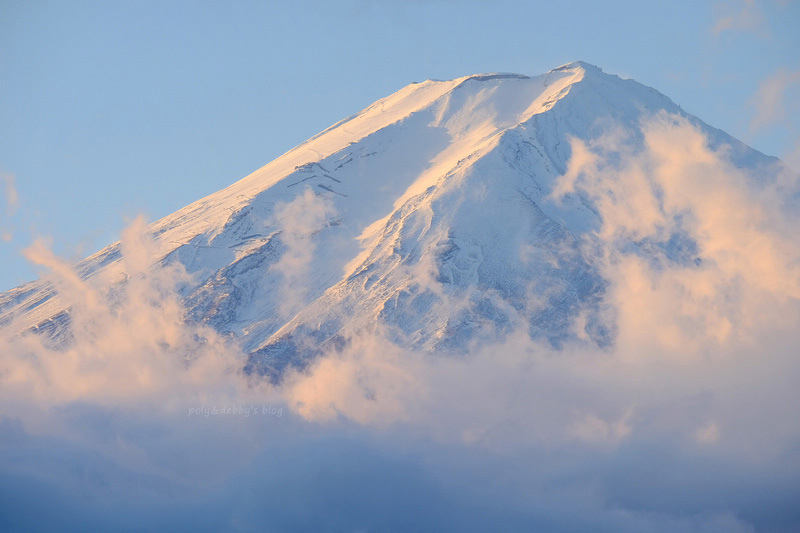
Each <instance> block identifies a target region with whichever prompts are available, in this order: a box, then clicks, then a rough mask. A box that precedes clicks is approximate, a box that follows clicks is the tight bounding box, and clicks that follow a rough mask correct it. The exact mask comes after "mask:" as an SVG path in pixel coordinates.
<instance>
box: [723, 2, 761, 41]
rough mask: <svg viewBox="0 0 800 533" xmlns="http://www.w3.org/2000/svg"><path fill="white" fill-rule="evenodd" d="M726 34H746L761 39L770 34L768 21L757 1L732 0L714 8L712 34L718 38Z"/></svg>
mask: <svg viewBox="0 0 800 533" xmlns="http://www.w3.org/2000/svg"><path fill="white" fill-rule="evenodd" d="M725 32H732V33H735V32H744V33H751V34H754V35H757V36H760V37H765V36H768V35H769V33H770V32H769V26H768V24H767V20H766V18H765V17H764V14H763V13H762V12H761V9H760V8H759V7H758V5H757V4H756V1H755V0H732V1H727V2H722V3H718V4H716V5H715V6H714V20H713V25H712V28H711V33H712V34H714V36H717V37H718V36H720V35H722V34H723V33H725Z"/></svg>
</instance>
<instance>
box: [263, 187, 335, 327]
mask: <svg viewBox="0 0 800 533" xmlns="http://www.w3.org/2000/svg"><path fill="white" fill-rule="evenodd" d="M335 214H336V209H335V208H334V206H333V202H332V201H331V200H330V199H329V198H327V197H325V196H324V195H318V194H315V193H314V191H313V190H311V189H310V188H308V187H306V188H305V190H304V191H303V193H302V194H301V195H299V196H297V197H296V198H295V199H294V200H292V201H291V202H288V203H281V204H278V205H276V206H275V217H274V223H275V224H276V225H277V227H278V228H280V231H281V242H282V243H283V245H284V246H285V247H286V251H285V252H284V253H283V255H282V256H281V258H280V260H279V261H278V262H277V263H275V264H274V265H273V266H272V268H271V270H272V271H273V272H277V273H279V274H281V275H282V276H283V280H284V281H283V289H282V299H281V303H280V312H281V315H282V316H283V317H284V318H291V317H293V316H294V315H295V314H296V313H297V312H298V311H299V310H300V309H302V308H303V306H304V305H306V304H308V301H307V292H308V277H309V275H310V272H309V267H310V265H311V260H312V259H313V257H314V250H315V247H316V246H315V243H314V235H315V234H316V233H317V232H319V231H320V230H321V229H323V227H324V225H325V223H326V222H327V221H328V220H330V219H331V218H332V217H333V216H334V215H335Z"/></svg>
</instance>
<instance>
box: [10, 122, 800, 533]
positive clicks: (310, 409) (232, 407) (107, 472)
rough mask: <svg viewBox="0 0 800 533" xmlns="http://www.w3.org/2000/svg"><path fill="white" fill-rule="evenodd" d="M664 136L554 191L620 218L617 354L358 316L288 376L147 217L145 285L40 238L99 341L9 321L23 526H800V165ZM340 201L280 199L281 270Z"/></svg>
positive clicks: (601, 231) (603, 154) (572, 168)
mask: <svg viewBox="0 0 800 533" xmlns="http://www.w3.org/2000/svg"><path fill="white" fill-rule="evenodd" d="M641 134H642V135H641V137H637V136H635V135H633V133H632V132H628V131H624V130H621V129H611V130H610V131H609V132H608V133H607V134H606V135H604V136H601V137H600V138H598V139H594V140H591V141H581V140H577V139H574V140H572V143H571V146H572V153H573V157H572V159H571V161H570V164H569V168H568V171H567V173H566V174H565V175H564V176H563V177H562V178H561V179H560V180H559V182H558V183H557V186H556V189H555V191H554V192H553V201H557V199H558V198H559V197H560V195H562V194H566V193H570V192H580V193H581V194H582V195H583V196H584V197H585V198H587V200H589V201H591V202H592V203H593V204H594V205H595V207H596V209H597V211H598V213H599V215H600V220H599V221H598V224H597V227H596V231H595V233H594V234H593V235H591V236H590V237H588V238H590V239H592V240H594V242H595V243H597V244H600V245H601V247H602V249H603V250H604V251H605V254H604V256H603V257H602V259H601V260H600V261H601V265H600V266H601V269H602V272H603V274H604V276H605V277H606V279H607V280H608V281H609V284H610V286H609V291H608V293H607V295H606V302H605V303H606V304H607V306H606V307H607V308H608V313H609V319H611V320H613V321H614V322H615V323H616V324H617V329H618V336H617V339H616V343H615V345H614V346H613V347H612V348H610V349H606V350H602V351H600V350H597V349H596V348H593V347H591V345H589V344H588V343H583V342H575V343H572V344H568V345H566V346H565V347H564V348H563V349H561V350H557V351H556V350H554V349H552V348H551V347H549V346H546V345H542V344H539V343H536V342H532V341H531V340H530V338H529V337H528V336H527V333H525V331H526V328H523V327H519V328H518V331H516V332H515V333H512V334H511V335H509V336H508V337H507V338H506V339H505V340H504V341H503V342H501V343H495V344H492V345H489V346H484V347H483V348H481V349H479V350H475V351H474V352H473V353H471V354H470V355H468V356H465V357H444V356H432V355H430V354H427V353H417V352H413V351H409V350H406V349H403V348H400V347H398V346H395V345H394V344H392V343H390V342H388V341H387V340H386V337H387V335H384V334H383V333H382V332H381V331H380V330H378V331H372V332H369V333H365V332H362V331H349V332H348V331H345V332H343V333H344V334H345V335H347V336H348V337H349V339H350V343H349V344H348V345H347V348H345V349H342V350H339V351H334V352H331V353H329V354H327V355H325V356H324V357H322V358H320V359H318V360H317V361H316V363H315V364H313V365H312V366H311V368H310V369H308V371H306V372H303V373H295V374H292V375H290V376H288V378H287V380H286V382H285V384H284V385H283V386H281V387H279V388H271V387H267V386H266V385H265V384H263V383H260V382H254V381H251V380H250V379H249V378H247V377H246V376H243V375H241V373H240V372H239V371H238V369H239V368H241V366H242V364H243V358H242V357H243V356H242V355H241V354H240V353H238V351H237V350H236V349H235V347H234V346H230V345H229V344H227V343H226V342H224V341H223V340H222V339H220V338H218V336H216V335H215V333H214V332H213V331H210V330H208V329H207V328H203V327H201V326H198V325H187V324H185V323H184V322H183V314H182V313H183V311H182V309H181V305H180V300H179V299H178V297H177V294H176V291H175V289H176V287H177V286H179V285H180V284H181V283H184V282H185V281H186V279H187V274H186V273H185V272H184V271H183V270H182V269H181V268H179V267H176V266H171V267H169V268H166V269H165V268H160V267H159V268H155V267H152V266H151V265H152V263H153V260H154V258H153V256H152V248H151V246H152V243H151V242H150V241H149V238H148V236H147V232H146V226H145V225H144V223H143V222H142V221H141V220H139V221H137V222H136V223H135V224H134V225H133V226H132V227H131V228H130V229H129V230H128V231H127V232H126V234H125V235H124V237H123V257H124V259H123V260H124V261H125V269H124V270H125V272H126V279H127V285H126V286H125V288H123V287H122V286H118V287H116V288H115V289H114V290H111V291H109V290H108V289H107V288H106V287H101V286H95V285H93V284H92V283H91V281H84V280H81V279H80V278H78V277H77V276H75V275H74V273H72V271H71V270H70V268H69V267H68V266H67V265H65V264H64V263H63V262H61V261H60V260H58V259H57V258H55V257H54V256H53V255H52V253H50V252H49V251H48V250H47V248H46V247H44V246H43V245H41V244H38V245H36V246H34V247H33V248H32V249H30V250H29V252H28V255H29V257H30V258H31V260H33V261H35V262H37V263H39V264H41V265H43V266H46V267H47V268H48V269H49V271H50V274H49V275H50V276H51V278H52V280H53V282H54V283H55V284H56V285H57V287H58V288H59V291H60V293H61V294H62V296H63V297H64V298H65V299H66V300H67V301H68V302H70V303H71V305H72V307H71V317H72V320H73V324H74V336H75V339H74V342H73V343H72V344H71V345H70V346H68V347H67V348H66V349H64V350H62V351H53V350H50V349H48V348H46V347H45V346H44V345H43V344H42V343H41V342H39V341H37V340H36V339H35V338H33V337H24V338H11V337H10V336H8V335H3V336H2V337H0V339H2V340H0V342H1V343H2V346H0V354H2V355H0V381H1V382H2V387H0V400H2V401H0V406H1V407H0V414H2V422H0V446H2V448H3V454H2V455H1V456H0V471H1V472H2V476H0V479H2V481H0V529H12V530H13V529H17V530H24V529H31V528H36V527H39V528H48V527H50V528H51V527H54V526H56V525H61V526H64V527H69V528H75V529H78V528H85V527H88V526H89V525H91V526H92V527H98V525H100V526H102V527H108V528H123V527H127V528H148V527H150V528H152V527H155V526H158V527H161V528H168V527H177V528H187V527H191V528H195V529H215V530H217V529H223V530H241V529H269V530H276V531H286V530H320V529H323V530H324V529H327V530H335V531H340V530H347V531H351V530H366V531H372V530H414V529H428V530H436V529H442V530H443V529H453V530H462V531H470V530H472V531H485V530H490V529H494V530H504V531H530V530H558V531H586V530H593V531H725V532H729V531H754V530H769V529H772V530H776V531H789V530H792V529H796V528H797V527H798V525H800V514H799V513H798V511H797V510H798V509H800V505H798V497H797V494H800V481H798V480H800V455H798V451H797V450H798V449H800V448H798V444H800V420H798V418H797V416H796V412H795V411H796V405H797V401H798V393H797V391H798V390H800V361H799V360H798V357H797V355H796V347H797V346H798V345H800V331H798V327H797V325H798V324H799V323H800V245H798V243H797V240H796V238H795V232H796V229H797V228H798V227H799V226H798V219H797V211H796V207H794V206H792V205H790V206H789V207H790V208H794V211H792V210H791V209H787V202H786V198H787V194H788V193H787V191H789V192H792V191H796V190H797V184H796V182H795V181H794V179H795V178H793V177H792V176H786V175H775V176H766V175H761V176H752V175H749V174H747V173H745V172H743V171H741V170H739V169H737V168H735V167H734V166H733V165H731V164H730V163H729V162H728V161H727V157H726V153H725V151H724V149H723V150H720V151H714V150H711V149H710V148H708V145H707V144H706V140H705V139H704V138H703V136H702V134H701V133H700V132H699V131H698V130H697V129H696V128H695V127H693V126H692V125H691V124H690V123H688V122H686V121H685V120H683V119H681V118H677V117H673V116H667V115H658V116H656V117H653V118H652V119H651V120H649V121H647V122H646V123H644V124H642V130H641ZM332 215H333V213H332V209H331V207H330V205H328V204H326V203H325V201H324V200H321V199H320V198H319V197H316V196H314V195H313V193H309V192H306V193H304V194H303V195H302V196H300V197H298V199H297V200H295V201H294V202H292V203H290V204H286V205H285V206H283V207H282V208H280V209H277V210H276V217H277V220H278V221H280V223H281V224H282V225H283V228H284V229H283V231H284V232H285V235H286V237H285V238H284V241H283V242H284V244H285V245H286V246H287V248H288V250H289V251H288V252H287V254H288V257H287V256H286V255H285V256H284V257H285V258H286V262H285V263H284V264H283V266H280V267H277V272H276V274H278V275H282V276H285V277H286V279H287V281H288V280H289V279H290V278H291V276H293V275H294V273H296V272H301V271H302V268H303V265H305V264H308V260H309V257H308V256H307V255H306V254H310V253H313V249H310V248H309V247H308V245H309V242H310V241H309V239H310V235H311V233H312V232H313V231H314V228H318V227H319V226H320V224H321V223H323V222H324V221H325V220H326V219H327V218H326V217H330V216H332ZM676 243H683V246H678V244H676ZM645 251H646V252H645ZM523 252H524V251H523V250H520V253H521V254H522V253H523ZM415 268H417V269H418V270H420V272H424V271H425V265H418V266H417V267H415ZM423 282H424V280H423ZM429 282H430V280H428V283H429ZM297 284H301V285H302V278H300V277H298V278H297V279H296V280H295V286H294V287H297V286H298V285H297ZM287 290H289V289H287ZM291 290H294V289H291ZM287 294H291V293H287ZM441 305H443V306H453V309H450V310H451V311H453V310H455V309H458V308H460V306H463V305H465V301H464V298H459V299H456V300H453V301H452V302H451V301H449V300H447V299H446V298H443V299H442V304H441ZM443 311H444V312H447V311H448V309H443ZM521 320H522V319H521V318H520V317H512V323H519V322H521ZM576 328H577V322H576ZM42 509H47V510H48V514H44V513H42V512H41V510H42Z"/></svg>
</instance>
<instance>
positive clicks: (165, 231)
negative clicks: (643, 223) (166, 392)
mask: <svg viewBox="0 0 800 533" xmlns="http://www.w3.org/2000/svg"><path fill="white" fill-rule="evenodd" d="M660 111H666V112H668V113H671V114H678V115H684V116H685V113H683V111H682V110H681V109H680V108H679V107H678V106H676V105H675V104H674V103H672V102H671V101H670V100H669V99H668V98H666V97H665V96H663V95H661V94H660V93H658V92H657V91H655V90H653V89H650V88H648V87H645V86H643V85H640V84H638V83H636V82H634V81H632V80H623V79H620V78H618V77H616V76H612V75H608V74H605V73H603V72H602V71H601V70H600V69H598V68H597V67H594V66H591V65H587V64H585V63H582V62H576V63H570V64H568V65H564V66H562V67H559V68H556V69H554V70H552V71H550V72H548V73H546V74H543V75H541V76H536V77H526V76H520V75H515V74H487V75H475V76H467V77H464V78H459V79H456V80H450V81H431V80H429V81H426V82H423V83H419V84H412V85H409V86H407V87H405V88H404V89H401V90H400V91H398V92H397V93H395V94H393V95H390V96H388V97H386V98H384V99H381V100H379V101H377V102H375V103H374V104H372V105H371V106H369V107H367V108H366V109H364V110H363V111H361V112H360V113H357V114H356V115H353V116H352V117H349V118H347V119H345V120H343V121H341V122H339V123H338V124H335V125H334V126H332V127H331V128H329V129H327V130H325V131H324V132H322V133H320V134H318V135H316V136H315V137H313V138H311V139H309V140H308V141H306V142H305V143H303V144H301V145H299V146H298V147H296V148H294V149H292V150H290V151H289V152H287V153H286V154H284V155H283V156H281V157H279V158H278V159H276V160H275V161H273V162H271V163H269V164H267V165H266V166H264V167H263V168H261V169H260V170H258V171H256V172H254V173H253V174H251V175H250V176H247V177H246V178H244V179H242V180H241V181H239V182H236V183H234V184H233V185H231V186H230V187H227V188H226V189H223V190H221V191H219V192H217V193H215V194H212V195H210V196H208V197H206V198H203V199H201V200H199V201H197V202H195V203H193V204H191V205H189V206H187V207H185V208H183V209H181V210H180V211H178V212H176V213H174V214H173V215H170V216H167V217H165V218H163V219H161V220H159V221H157V222H155V223H153V224H152V225H151V230H152V234H153V236H154V249H153V250H152V253H153V256H154V257H155V258H156V259H157V262H158V263H160V264H162V265H175V264H180V265H182V266H183V267H184V268H185V269H186V270H187V271H188V272H189V273H190V274H191V275H192V276H193V278H192V281H191V282H189V283H184V284H182V285H181V288H180V295H181V297H182V299H183V304H184V307H185V310H186V316H187V318H188V319H189V320H192V321H198V322H202V323H206V324H209V325H210V326H212V327H213V328H214V329H216V330H217V331H218V332H220V333H222V334H225V335H228V336H230V337H232V338H234V339H236V341H237V342H238V343H240V344H241V346H242V348H243V349H244V350H245V352H246V353H249V354H250V359H249V362H248V365H247V368H248V369H249V370H250V371H255V372H260V373H265V374H269V375H270V376H273V377H275V378H277V377H278V376H279V375H280V372H281V370H282V369H283V368H284V367H285V366H286V365H287V364H295V365H302V364H303V363H304V361H306V360H308V358H310V357H313V356H314V354H316V353H318V352H319V351H320V350H323V349H327V347H329V346H331V345H333V346H336V345H337V344H339V343H343V342H346V337H347V335H346V332H347V331H352V330H354V329H363V328H366V329H370V328H377V327H379V328H382V329H384V330H385V331H387V332H388V334H389V335H390V338H392V339H393V340H394V341H395V342H397V343H399V344H401V345H404V346H409V347H413V348H416V349H421V350H425V351H433V352H446V353H461V352H464V351H466V350H469V349H470V347H472V346H474V345H475V344H476V343H480V342H482V341H483V340H486V339H497V338H502V337H503V335H505V334H506V333H508V332H509V331H511V330H512V329H513V328H516V327H517V326H519V325H520V324H524V325H525V327H526V329H527V330H528V332H529V334H530V335H531V336H532V337H534V338H542V339H546V340H547V341H548V342H550V343H551V344H553V345H555V346H558V345H559V344H560V343H562V342H563V341H564V340H566V339H573V338H581V339H585V340H586V342H591V343H593V344H596V345H598V346H601V347H602V346H606V345H609V344H610V343H613V341H614V325H613V323H609V320H608V317H606V316H605V315H604V314H603V313H602V312H601V311H602V309H601V302H602V297H603V294H604V290H605V286H606V282H605V281H604V280H603V278H602V276H601V274H600V272H599V271H598V269H597V267H596V266H595V265H596V261H595V258H596V257H597V256H598V254H600V253H601V250H599V248H598V247H597V245H596V242H594V240H593V238H592V233H591V231H592V230H593V229H595V228H596V227H597V225H598V223H599V219H598V216H597V215H596V212H595V209H594V207H593V205H592V202H591V200H590V199H588V198H585V197H581V195H579V194H569V195H567V196H566V197H565V198H564V199H563V200H559V201H555V200H552V199H551V198H550V193H551V192H552V190H553V187H554V181H555V180H556V179H557V178H558V177H559V176H561V175H562V174H564V172H565V171H566V170H567V162H568V160H569V157H570V144H569V140H570V138H578V139H584V140H588V139H591V138H594V137H596V136H597V135H598V134H599V133H601V132H602V131H604V130H605V129H607V128H608V127H609V126H610V125H612V124H618V125H622V126H624V127H629V128H631V129H633V130H636V128H637V127H638V125H639V123H640V121H641V119H642V117H645V116H649V115H652V114H655V113H657V112H660ZM690 120H691V121H692V122H694V123H695V124H696V125H697V126H698V127H699V128H701V129H702V130H703V131H704V132H705V133H706V134H707V135H708V137H709V139H710V140H711V142H712V144H715V145H723V144H725V145H730V146H731V147H732V148H731V156H732V159H733V160H734V162H735V163H736V164H739V165H741V166H747V167H754V166H759V165H768V164H771V163H772V162H773V160H772V159H771V158H767V157H766V156H763V155H762V154H760V153H758V152H756V151H754V150H751V149H749V148H747V147H746V146H744V145H742V144H741V143H739V142H738V141H736V140H735V139H732V138H730V137H729V136H727V135H726V134H724V133H723V132H720V131H718V130H714V129H713V128H710V127H708V126H706V125H705V124H703V123H702V122H700V121H699V120H697V119H695V118H693V117H690ZM690 244H691V243H684V245H683V247H681V246H672V248H671V250H673V253H672V258H673V259H674V260H678V261H680V260H684V259H686V258H683V257H681V252H680V250H689V249H691V246H690ZM676 250H677V251H676ZM78 272H79V274H80V276H81V277H82V278H84V279H92V280H93V281H94V282H95V283H97V284H99V285H101V286H108V287H117V288H120V289H119V290H124V286H125V280H126V279H127V275H126V272H125V264H124V262H123V261H121V247H120V245H119V244H114V245H112V246H110V247H108V248H106V249H104V250H102V251H100V252H99V253H97V254H95V255H94V256H92V257H90V258H88V259H86V260H85V261H83V262H81V263H80V264H79V265H78ZM68 307H69V304H68V302H66V301H65V300H64V299H63V298H62V296H60V295H59V294H57V292H56V291H55V289H54V287H53V286H52V285H50V284H48V283H47V282H42V281H39V282H34V283H31V284H27V285H24V286H22V287H19V288H17V289H14V290H12V291H8V292H6V293H5V294H3V295H2V296H0V324H6V326H7V327H9V328H12V331H13V332H14V333H21V332H25V331H31V330H33V331H37V332H39V333H41V334H44V335H46V336H48V337H49V338H50V340H51V342H52V343H54V344H56V345H58V344H63V343H68V342H69V331H70V314H69V309H68ZM579 315H580V316H581V317H582V322H581V327H579V328H577V329H576V326H575V324H576V322H575V318H576V317H577V316H579Z"/></svg>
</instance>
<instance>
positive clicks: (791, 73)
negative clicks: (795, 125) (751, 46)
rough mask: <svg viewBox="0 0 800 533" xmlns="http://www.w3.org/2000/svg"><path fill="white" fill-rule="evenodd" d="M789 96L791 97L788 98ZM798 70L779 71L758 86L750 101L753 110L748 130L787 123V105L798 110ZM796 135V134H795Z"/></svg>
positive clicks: (799, 73)
mask: <svg viewBox="0 0 800 533" xmlns="http://www.w3.org/2000/svg"><path fill="white" fill-rule="evenodd" d="M789 95H791V96H789ZM798 96H800V70H788V69H779V70H778V71H777V72H775V74H773V75H772V76H769V77H767V78H766V79H764V80H763V81H762V82H761V83H759V85H758V90H757V91H756V94H755V95H754V96H753V98H752V100H751V101H750V103H751V105H752V106H753V108H754V112H753V118H752V119H751V121H750V129H751V130H753V131H758V130H761V129H763V128H767V127H769V126H773V125H776V124H784V123H786V122H787V116H788V114H787V104H788V105H791V106H793V107H794V108H795V110H796V109H798V104H797V97H798ZM795 133H796V132H795Z"/></svg>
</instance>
